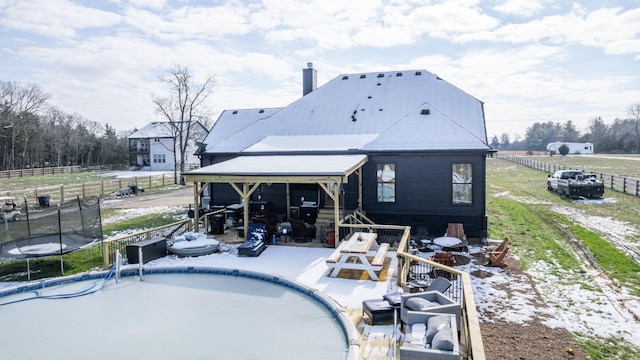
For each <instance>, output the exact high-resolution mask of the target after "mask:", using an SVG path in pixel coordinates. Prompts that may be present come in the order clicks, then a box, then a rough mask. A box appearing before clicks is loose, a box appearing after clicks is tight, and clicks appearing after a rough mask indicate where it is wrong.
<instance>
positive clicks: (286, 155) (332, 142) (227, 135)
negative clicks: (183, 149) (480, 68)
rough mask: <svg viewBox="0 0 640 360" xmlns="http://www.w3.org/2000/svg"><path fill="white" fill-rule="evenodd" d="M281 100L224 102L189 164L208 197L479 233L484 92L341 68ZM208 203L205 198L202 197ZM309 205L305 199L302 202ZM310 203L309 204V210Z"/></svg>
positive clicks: (310, 71)
mask: <svg viewBox="0 0 640 360" xmlns="http://www.w3.org/2000/svg"><path fill="white" fill-rule="evenodd" d="M315 82H316V70H315V69H314V68H313V67H312V64H311V63H309V64H308V67H307V68H306V69H303V96H302V97H301V98H300V99H298V100H297V101H295V102H293V103H292V104H290V105H288V106H286V107H283V108H256V109H230V110H225V111H224V112H223V113H222V114H221V115H220V117H219V118H218V120H217V121H216V123H215V124H214V126H213V127H212V129H211V130H210V132H209V135H208V136H207V138H206V139H205V140H204V141H203V142H204V144H205V145H204V146H203V149H202V151H201V152H200V153H199V156H200V157H201V166H202V167H201V168H200V169H197V170H194V171H191V172H188V173H186V174H185V175H186V179H187V181H189V182H191V181H193V182H194V184H196V186H199V185H202V186H203V188H202V189H197V191H199V192H200V193H201V194H206V199H207V200H208V201H209V202H210V204H208V205H212V206H226V205H229V204H239V203H241V202H243V201H244V202H246V203H249V204H248V205H247V206H248V207H247V208H249V209H250V208H251V207H254V206H259V207H260V209H262V210H265V209H266V210H268V211H269V212H272V213H276V214H280V216H281V217H283V218H287V217H292V216H296V217H297V216H300V217H302V216H306V220H308V222H311V223H313V222H315V221H316V219H315V217H316V215H317V214H315V213H314V210H313V209H316V208H317V209H320V211H322V210H323V209H329V211H330V212H334V213H335V218H332V220H333V219H335V221H336V224H337V223H338V222H339V221H342V219H343V218H344V216H345V214H349V213H351V212H354V211H358V212H360V213H361V214H365V216H366V217H367V218H368V219H371V220H372V221H374V222H375V223H377V224H394V225H410V226H412V229H413V230H412V231H413V232H415V233H417V234H420V235H425V236H426V235H427V234H430V235H434V236H442V235H444V233H445V231H446V229H447V225H448V223H452V222H456V223H462V224H463V225H464V230H465V232H466V234H467V236H468V237H476V238H482V237H485V236H486V231H487V219H486V209H485V208H486V201H485V189H486V179H485V178H486V166H485V161H486V157H487V156H488V155H489V154H490V153H492V152H493V151H494V150H493V149H492V148H491V147H490V146H489V144H488V142H487V135H486V129H485V118H484V109H483V103H482V102H481V101H480V100H478V99H476V98H475V97H473V96H471V95H469V94H467V93H465V92H464V91H462V90H460V89H459V88H457V87H455V86H453V85H452V84H450V83H448V82H447V81H445V80H443V79H442V78H440V77H439V76H437V75H435V74H432V73H430V72H428V71H426V70H402V71H383V72H368V73H355V74H342V75H339V76H337V77H336V78H334V79H333V80H331V81H329V82H328V83H326V84H324V85H323V86H320V87H317V88H316V83H315ZM205 206H207V204H205ZM309 209H311V211H307V210H309ZM309 214H311V215H309Z"/></svg>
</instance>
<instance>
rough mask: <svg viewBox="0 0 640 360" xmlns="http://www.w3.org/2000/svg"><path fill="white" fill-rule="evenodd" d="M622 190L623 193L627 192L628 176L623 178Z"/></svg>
mask: <svg viewBox="0 0 640 360" xmlns="http://www.w3.org/2000/svg"><path fill="white" fill-rule="evenodd" d="M622 192H623V193H626V192H627V178H626V177H623V178H622Z"/></svg>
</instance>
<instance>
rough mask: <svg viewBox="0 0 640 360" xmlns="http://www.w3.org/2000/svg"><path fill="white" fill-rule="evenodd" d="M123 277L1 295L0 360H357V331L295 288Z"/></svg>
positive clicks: (238, 279) (198, 277)
mask: <svg viewBox="0 0 640 360" xmlns="http://www.w3.org/2000/svg"><path fill="white" fill-rule="evenodd" d="M122 274H123V277H122V278H120V280H119V281H118V282H117V283H116V282H115V280H113V279H110V280H106V282H105V280H104V279H105V276H106V275H107V274H106V273H100V274H96V275H83V276H77V277H73V278H66V279H62V280H50V281H48V282H47V283H46V284H45V283H44V282H43V283H42V284H35V285H34V284H31V285H29V286H24V287H22V288H20V289H6V290H5V291H3V292H1V293H0V304H4V305H0V323H1V324H2V326H1V327H0V338H1V339H2V343H3V346H2V354H3V357H5V356H6V357H7V358H48V359H58V358H60V359H61V358H64V359H69V358H87V359H88V358H91V359H113V358H128V359H301V358H304V359H355V358H356V357H357V354H356V353H357V350H358V346H357V343H358V340H357V339H358V336H357V331H356V330H355V329H354V326H353V324H352V323H351V322H350V321H349V319H348V317H347V316H346V315H345V314H344V313H343V312H342V310H341V308H340V307H339V305H337V304H335V303H334V302H333V300H331V299H330V298H328V297H326V296H325V295H324V294H322V293H320V292H318V291H315V290H312V289H309V288H307V287H306V286H304V285H301V284H299V283H297V282H294V281H291V280H288V279H284V278H281V277H275V276H270V275H265V274H260V273H255V272H249V271H241V270H229V269H216V268H195V267H188V268H175V267H171V268H152V269H149V270H145V272H144V275H143V277H142V278H141V279H140V278H139V277H138V276H132V275H136V274H137V272H136V271H123V273H122ZM105 284H106V286H104V287H103V285H105ZM94 291H95V292H94ZM83 292H86V293H88V294H86V295H84V296H78V297H74V296H73V294H78V293H83ZM36 295H38V296H39V298H37V299H33V300H25V299H30V298H33V297H36ZM23 300H25V301H23Z"/></svg>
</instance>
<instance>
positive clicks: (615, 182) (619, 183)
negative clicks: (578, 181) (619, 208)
mask: <svg viewBox="0 0 640 360" xmlns="http://www.w3.org/2000/svg"><path fill="white" fill-rule="evenodd" d="M497 157H498V158H499V159H504V160H508V161H513V162H516V163H518V164H521V165H524V166H528V167H530V168H532V169H536V170H540V171H545V172H547V173H549V174H553V173H554V172H556V171H558V170H583V169H580V168H578V167H571V166H565V165H558V164H550V163H545V162H542V161H538V160H534V159H532V158H529V157H526V156H514V155H498V156H497ZM585 173H586V174H594V175H596V176H597V177H598V179H600V180H601V181H602V182H603V184H604V187H605V188H608V189H611V190H614V191H618V192H621V193H625V194H629V195H633V196H636V197H640V180H638V179H634V178H630V177H626V176H620V175H613V174H605V173H601V172H597V171H585Z"/></svg>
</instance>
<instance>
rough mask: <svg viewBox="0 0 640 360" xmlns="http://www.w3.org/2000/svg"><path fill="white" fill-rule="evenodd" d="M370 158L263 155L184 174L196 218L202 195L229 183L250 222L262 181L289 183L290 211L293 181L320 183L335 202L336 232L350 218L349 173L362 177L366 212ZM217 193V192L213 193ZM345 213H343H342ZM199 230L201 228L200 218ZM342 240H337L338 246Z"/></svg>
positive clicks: (244, 216)
mask: <svg viewBox="0 0 640 360" xmlns="http://www.w3.org/2000/svg"><path fill="white" fill-rule="evenodd" d="M367 160H368V157H367V155H364V154H356V155H263V156H238V157H236V158H233V159H230V160H226V161H222V162H220V163H216V164H213V165H209V166H205V167H202V168H200V169H196V170H193V171H190V172H187V173H184V177H185V181H186V182H189V183H193V185H194V186H193V198H194V199H193V200H194V204H195V218H196V219H199V218H200V217H201V215H202V214H200V209H201V206H200V205H201V204H200V202H201V196H202V194H203V192H204V190H205V189H206V188H207V186H208V185H209V184H211V183H226V184H229V185H230V186H231V187H232V188H233V189H234V190H235V191H236V192H237V194H238V195H239V196H240V198H241V203H242V204H243V224H249V220H250V209H249V205H250V201H251V195H252V194H253V193H254V192H255V191H256V190H257V189H258V188H259V187H260V186H261V185H262V184H285V185H286V208H287V214H288V213H289V209H290V208H291V196H290V185H291V184H317V185H318V187H319V188H320V189H322V191H323V192H324V193H325V194H326V195H327V196H329V197H330V198H331V200H332V201H333V204H334V206H333V210H334V216H333V224H334V231H335V234H340V232H339V227H340V224H341V223H343V219H345V218H346V217H347V214H346V213H345V212H346V209H345V208H344V206H342V204H343V196H344V194H343V191H344V190H343V189H344V187H343V185H344V184H346V183H348V182H349V176H350V175H351V174H354V173H355V174H356V175H357V178H358V206H357V208H356V209H351V210H356V211H362V166H363V165H364V164H366V162H367ZM210 195H212V196H213V195H215V194H210ZM341 212H342V214H341ZM194 226H195V230H196V231H198V230H199V229H198V226H199V224H198V222H197V221H196V222H195V224H194ZM337 244H338V242H336V246H337Z"/></svg>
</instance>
